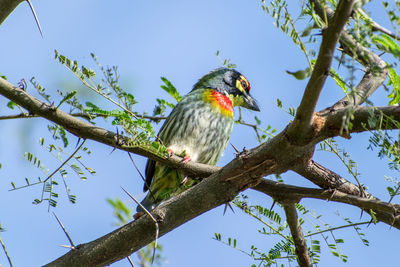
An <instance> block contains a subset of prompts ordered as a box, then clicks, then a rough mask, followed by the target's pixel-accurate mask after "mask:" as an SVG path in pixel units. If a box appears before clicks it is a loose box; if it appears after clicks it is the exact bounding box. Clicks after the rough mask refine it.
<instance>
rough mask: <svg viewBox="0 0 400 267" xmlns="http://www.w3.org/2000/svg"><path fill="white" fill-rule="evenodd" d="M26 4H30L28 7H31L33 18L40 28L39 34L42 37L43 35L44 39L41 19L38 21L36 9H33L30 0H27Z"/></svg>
mask: <svg viewBox="0 0 400 267" xmlns="http://www.w3.org/2000/svg"><path fill="white" fill-rule="evenodd" d="M26 2H28V5H29V7H30V8H31V11H32V14H33V17H34V18H35V21H36V25H37V26H38V28H39V32H40V35H41V36H42V38H43V32H42V27H40V23H39V19H38V17H37V16H36V12H35V9H34V8H33V5H32V3H31V1H30V0H26Z"/></svg>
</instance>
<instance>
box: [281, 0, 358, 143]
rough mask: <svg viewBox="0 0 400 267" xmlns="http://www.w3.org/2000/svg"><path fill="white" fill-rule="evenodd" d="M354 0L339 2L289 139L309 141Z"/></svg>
mask: <svg viewBox="0 0 400 267" xmlns="http://www.w3.org/2000/svg"><path fill="white" fill-rule="evenodd" d="M353 4H354V1H352V0H341V1H340V2H339V4H338V7H337V9H336V12H335V14H334V16H333V19H332V22H331V23H330V24H329V27H328V28H327V29H326V30H325V32H324V33H323V39H322V44H321V46H320V50H319V53H318V58H317V61H316V63H315V66H314V70H313V72H312V75H311V77H310V80H309V81H308V84H307V87H306V89H305V91H304V95H303V98H302V100H301V103H300V105H299V107H298V109H297V112H296V117H295V118H294V121H293V123H292V124H291V126H290V127H289V129H288V137H289V139H295V140H296V142H298V143H300V144H304V143H307V142H308V141H309V138H310V130H311V124H312V119H313V114H314V110H315V107H316V105H317V102H318V99H319V96H320V93H321V91H322V87H323V86H324V84H325V80H326V77H327V76H328V74H329V71H330V67H331V63H332V58H333V54H334V52H335V49H336V45H337V42H338V41H339V37H340V34H341V32H342V30H343V27H344V25H345V23H346V22H347V20H348V18H349V17H350V15H351V12H352V10H353Z"/></svg>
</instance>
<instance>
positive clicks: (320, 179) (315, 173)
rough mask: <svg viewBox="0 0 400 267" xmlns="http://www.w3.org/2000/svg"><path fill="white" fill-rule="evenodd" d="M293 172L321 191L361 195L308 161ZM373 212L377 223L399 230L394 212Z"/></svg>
mask: <svg viewBox="0 0 400 267" xmlns="http://www.w3.org/2000/svg"><path fill="white" fill-rule="evenodd" d="M294 171H295V172H297V173H298V174H300V175H302V176H303V177H305V178H307V179H308V180H310V181H311V182H313V183H314V184H316V185H318V186H319V187H321V188H323V189H327V190H331V189H335V190H339V191H341V192H343V193H346V194H350V195H355V196H361V195H363V192H361V190H360V188H359V187H358V186H356V185H354V184H352V183H350V182H349V181H347V180H346V179H344V178H342V177H341V176H340V175H338V174H336V173H334V172H333V171H331V170H329V169H327V168H325V167H323V166H321V165H319V164H318V163H316V162H314V161H310V162H309V163H308V164H307V165H305V166H297V167H296V168H295V169H294ZM364 193H365V192H364ZM365 194H366V197H367V198H375V197H373V196H372V195H371V194H369V193H365ZM375 199H376V198H375ZM376 200H378V199H376ZM365 211H366V212H368V213H370V212H371V210H370V209H366V210H365ZM374 212H376V218H377V219H378V221H382V222H385V223H387V224H389V225H391V226H393V227H395V228H397V229H400V215H399V214H398V213H394V211H393V212H381V211H377V210H374Z"/></svg>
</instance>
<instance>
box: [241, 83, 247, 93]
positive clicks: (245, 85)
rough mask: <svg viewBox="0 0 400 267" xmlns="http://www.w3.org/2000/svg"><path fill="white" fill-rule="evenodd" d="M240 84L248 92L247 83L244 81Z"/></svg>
mask: <svg viewBox="0 0 400 267" xmlns="http://www.w3.org/2000/svg"><path fill="white" fill-rule="evenodd" d="M240 83H241V84H242V87H243V89H245V90H246V91H247V83H246V82H245V81H244V80H240Z"/></svg>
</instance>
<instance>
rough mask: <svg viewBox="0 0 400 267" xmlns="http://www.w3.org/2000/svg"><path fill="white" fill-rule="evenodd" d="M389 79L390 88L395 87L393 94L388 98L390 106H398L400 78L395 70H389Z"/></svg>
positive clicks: (399, 100) (399, 101)
mask: <svg viewBox="0 0 400 267" xmlns="http://www.w3.org/2000/svg"><path fill="white" fill-rule="evenodd" d="M388 77H389V82H388V86H392V87H393V90H392V92H391V93H390V94H389V95H388V98H389V99H390V101H389V104H390V105H396V104H398V103H400V76H399V75H398V74H397V72H396V71H395V70H394V69H393V68H389V69H388Z"/></svg>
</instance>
